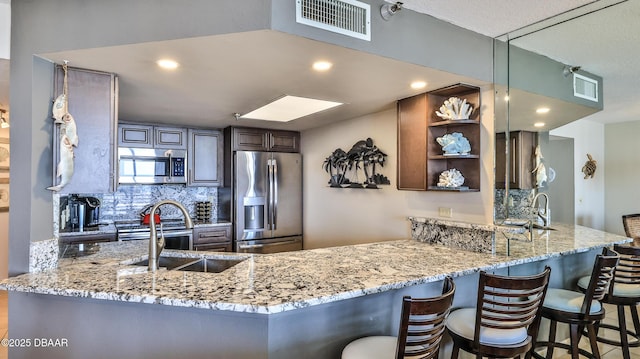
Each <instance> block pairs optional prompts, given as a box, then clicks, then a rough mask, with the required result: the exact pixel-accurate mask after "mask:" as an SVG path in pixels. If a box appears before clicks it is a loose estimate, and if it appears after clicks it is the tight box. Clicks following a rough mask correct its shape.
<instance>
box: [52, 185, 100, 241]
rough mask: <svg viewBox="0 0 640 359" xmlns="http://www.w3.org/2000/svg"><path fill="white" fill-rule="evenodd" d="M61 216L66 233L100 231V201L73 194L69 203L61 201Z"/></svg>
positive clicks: (69, 198) (68, 200)
mask: <svg viewBox="0 0 640 359" xmlns="http://www.w3.org/2000/svg"><path fill="white" fill-rule="evenodd" d="M60 204H61V211H60V216H61V218H62V219H63V220H62V221H61V222H63V223H65V226H64V227H65V228H64V229H61V230H62V231H65V232H84V231H86V230H96V229H98V228H97V227H98V224H99V223H100V199H98V198H96V197H87V196H79V195H76V194H72V195H70V196H69V197H67V203H66V204H65V203H64V201H61V203H60Z"/></svg>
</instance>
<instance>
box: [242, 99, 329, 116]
mask: <svg viewBox="0 0 640 359" xmlns="http://www.w3.org/2000/svg"><path fill="white" fill-rule="evenodd" d="M340 105H342V103H341V102H332V101H324V100H316V99H313V98H306V97H297V96H289V95H287V96H284V97H281V98H279V99H277V100H275V101H273V102H271V103H268V104H266V105H264V106H262V107H260V108H258V109H256V110H253V111H251V112H249V113H247V114H244V115H242V116H240V118H250V119H254V120H264V121H280V122H287V121H291V120H295V119H296V118H300V117H304V116H308V115H311V114H314V113H316V112H320V111H324V110H328V109H330V108H333V107H336V106H340Z"/></svg>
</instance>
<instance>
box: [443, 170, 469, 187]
mask: <svg viewBox="0 0 640 359" xmlns="http://www.w3.org/2000/svg"><path fill="white" fill-rule="evenodd" d="M462 184H464V177H462V173H460V171H458V170H457V169H455V168H451V169H449V170H446V171H444V172H442V173H441V174H440V177H439V178H438V187H460V186H462Z"/></svg>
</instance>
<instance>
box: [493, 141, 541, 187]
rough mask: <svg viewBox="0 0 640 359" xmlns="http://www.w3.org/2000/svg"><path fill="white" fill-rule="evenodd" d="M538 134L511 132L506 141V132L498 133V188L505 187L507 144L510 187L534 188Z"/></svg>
mask: <svg viewBox="0 0 640 359" xmlns="http://www.w3.org/2000/svg"><path fill="white" fill-rule="evenodd" d="M536 144H537V134H536V133H535V132H530V131H516V132H509V141H506V135H505V133H504V132H501V133H496V174H495V176H496V188H504V187H505V186H504V184H505V172H506V168H507V161H506V146H509V152H510V154H509V188H513V189H532V188H534V184H535V181H534V176H535V175H534V174H533V173H532V171H533V168H534V154H535V149H536Z"/></svg>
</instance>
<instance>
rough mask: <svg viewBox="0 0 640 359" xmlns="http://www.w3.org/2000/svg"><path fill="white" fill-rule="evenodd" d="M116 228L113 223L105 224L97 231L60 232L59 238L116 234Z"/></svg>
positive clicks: (99, 226) (98, 227)
mask: <svg viewBox="0 0 640 359" xmlns="http://www.w3.org/2000/svg"><path fill="white" fill-rule="evenodd" d="M116 231H117V230H116V226H114V225H113V223H104V224H100V225H98V226H97V228H96V229H87V230H85V231H82V232H79V231H69V232H65V231H60V232H59V233H58V236H59V237H78V236H91V235H96V234H115V233H116Z"/></svg>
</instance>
